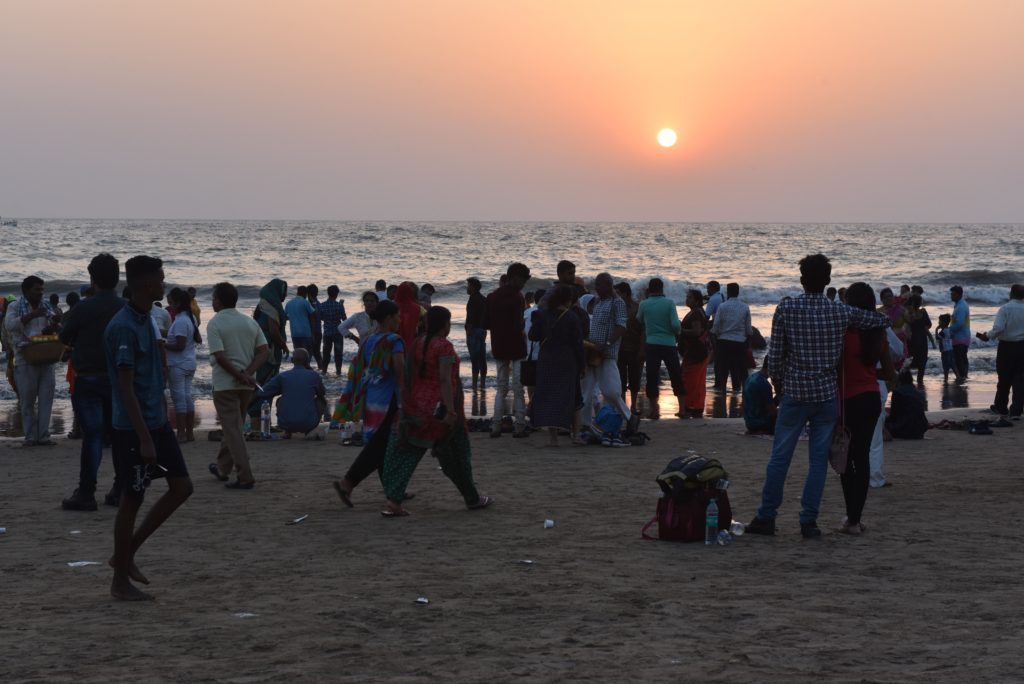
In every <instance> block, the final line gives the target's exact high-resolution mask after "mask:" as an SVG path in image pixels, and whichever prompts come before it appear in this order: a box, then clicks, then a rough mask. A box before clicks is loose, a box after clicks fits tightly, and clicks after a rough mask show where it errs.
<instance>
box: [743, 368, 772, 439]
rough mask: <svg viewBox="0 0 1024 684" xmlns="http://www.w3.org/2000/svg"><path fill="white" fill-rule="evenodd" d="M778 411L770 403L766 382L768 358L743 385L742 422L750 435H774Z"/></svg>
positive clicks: (769, 389) (770, 386) (770, 391)
mask: <svg viewBox="0 0 1024 684" xmlns="http://www.w3.org/2000/svg"><path fill="white" fill-rule="evenodd" d="M777 413H778V410H777V409H776V408H775V402H774V401H772V385H771V383H770V382H768V357H767V356H765V357H764V365H762V366H761V369H760V370H759V371H757V372H755V373H751V374H750V375H749V376H747V379H746V381H744V383H743V422H744V424H745V425H746V426H747V433H748V434H751V435H774V434H775V416H776V414H777Z"/></svg>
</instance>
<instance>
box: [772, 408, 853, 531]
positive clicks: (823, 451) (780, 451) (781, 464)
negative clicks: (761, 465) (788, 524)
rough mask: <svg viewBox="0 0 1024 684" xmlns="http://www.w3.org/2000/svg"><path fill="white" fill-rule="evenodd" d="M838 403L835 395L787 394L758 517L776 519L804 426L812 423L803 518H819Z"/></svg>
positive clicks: (779, 415)
mask: <svg viewBox="0 0 1024 684" xmlns="http://www.w3.org/2000/svg"><path fill="white" fill-rule="evenodd" d="M837 413H838V411H837V405H836V400H835V398H832V399H829V400H828V401H813V402H812V401H797V400H795V399H791V398H789V397H787V396H785V395H783V397H782V401H781V402H779V414H778V418H777V419H776V421H775V440H774V441H773V442H772V455H771V458H770V459H769V460H768V468H767V471H766V472H765V476H764V489H763V490H762V491H761V508H759V509H758V510H757V517H758V518H760V519H762V520H774V519H775V516H776V515H778V511H779V506H780V505H781V504H782V490H783V487H784V486H785V484H786V474H787V473H788V472H789V462H790V461H792V460H793V451H794V450H795V449H796V445H797V442H798V441H800V434H801V433H802V432H803V430H804V426H805V425H807V424H808V423H810V426H811V441H810V443H809V444H808V451H809V456H810V458H809V463H808V465H807V479H806V480H805V481H804V493H803V496H802V497H801V498H800V522H801V523H812V522H816V521H817V519H818V508H819V507H820V506H821V495H822V494H823V493H824V491H825V478H826V476H827V474H828V450H829V446H831V444H832V432H833V430H834V428H835V424H836V416H837Z"/></svg>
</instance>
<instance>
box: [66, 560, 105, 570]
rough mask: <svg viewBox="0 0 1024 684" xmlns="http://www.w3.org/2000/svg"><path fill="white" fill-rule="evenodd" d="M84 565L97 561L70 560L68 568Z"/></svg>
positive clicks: (93, 563) (95, 563)
mask: <svg viewBox="0 0 1024 684" xmlns="http://www.w3.org/2000/svg"><path fill="white" fill-rule="evenodd" d="M86 565H99V563H98V562H97V561H72V562H71V563H68V567H69V568H84V567H85V566H86Z"/></svg>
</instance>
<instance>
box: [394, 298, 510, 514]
mask: <svg viewBox="0 0 1024 684" xmlns="http://www.w3.org/2000/svg"><path fill="white" fill-rule="evenodd" d="M403 318H404V316H403ZM451 322H452V314H451V312H450V311H449V310H448V309H446V308H444V307H443V306H432V307H430V310H429V311H428V312H427V330H426V333H425V334H424V335H421V336H420V337H418V338H416V340H415V342H414V343H413V344H412V345H411V346H410V348H409V349H408V350H407V353H408V354H409V363H408V365H407V366H406V373H405V387H404V391H403V394H402V397H403V403H402V414H401V420H400V421H399V428H398V430H397V432H392V434H391V437H390V439H389V440H388V448H387V453H386V454H385V456H384V472H383V477H382V481H383V483H384V493H385V494H386V495H387V497H388V507H387V509H386V510H384V511H382V512H381V514H382V515H384V516H385V517H397V516H405V515H409V512H408V511H407V510H406V509H405V508H403V507H402V503H401V502H402V501H403V500H404V499H405V488H406V487H407V486H408V485H409V480H411V479H412V475H413V473H414V472H415V471H416V466H417V465H418V464H419V462H420V459H421V458H423V454H425V453H426V452H427V449H432V450H433V453H434V456H436V457H437V460H438V462H439V463H440V465H441V469H442V470H443V471H444V474H445V475H447V476H448V479H450V480H451V481H452V483H453V484H454V485H455V486H456V487H457V488H458V490H459V493H460V494H462V498H463V500H464V501H465V502H466V506H467V507H468V508H469V509H471V510H475V509H480V508H486V507H487V506H490V505H491V504H492V503H494V500H493V499H492V498H491V497H489V496H481V495H480V494H479V493H478V492H477V490H476V486H475V485H474V484H473V467H472V464H471V462H470V459H471V452H470V446H469V435H468V433H467V431H466V417H465V414H464V413H463V408H462V399H463V394H462V382H461V380H460V379H459V355H458V353H457V352H456V351H455V347H453V346H452V343H451V341H449V340H448V334H449V333H450V332H451Z"/></svg>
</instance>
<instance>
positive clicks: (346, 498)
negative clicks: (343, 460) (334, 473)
mask: <svg viewBox="0 0 1024 684" xmlns="http://www.w3.org/2000/svg"><path fill="white" fill-rule="evenodd" d="M334 491H336V492H338V497H339V498H340V499H341V501H342V503H344V504H345V505H346V506H348V507H349V508H355V506H354V505H352V492H350V491H347V490H346V489H345V488H344V487H342V486H341V483H340V482H338V481H337V480H335V481H334Z"/></svg>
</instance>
